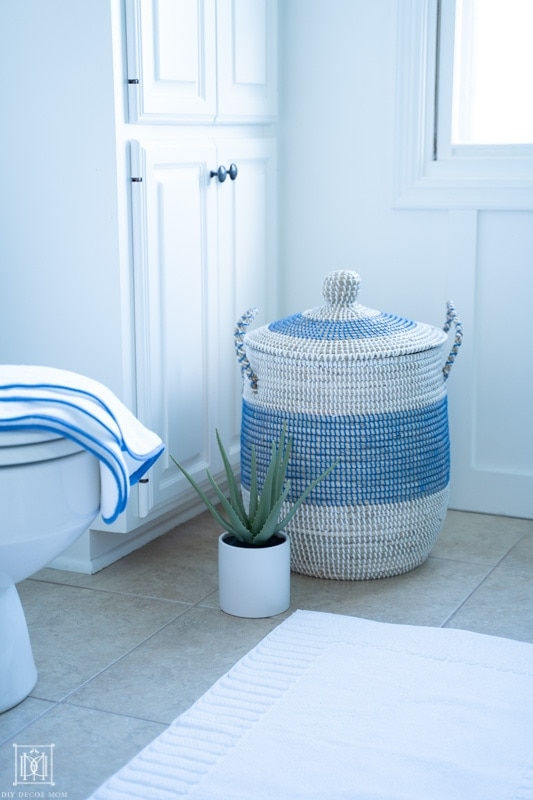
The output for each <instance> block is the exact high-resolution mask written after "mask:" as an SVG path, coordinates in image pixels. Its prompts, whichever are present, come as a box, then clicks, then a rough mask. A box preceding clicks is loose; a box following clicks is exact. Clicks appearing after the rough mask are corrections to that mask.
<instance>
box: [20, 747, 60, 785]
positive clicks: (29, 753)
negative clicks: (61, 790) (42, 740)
mask: <svg viewBox="0 0 533 800" xmlns="http://www.w3.org/2000/svg"><path fill="white" fill-rule="evenodd" d="M13 747H14V748H15V780H14V781H13V786H21V785H22V786H29V785H30V786H37V785H40V786H42V785H45V784H46V785H48V786H55V784H54V745H53V744H14V745H13Z"/></svg>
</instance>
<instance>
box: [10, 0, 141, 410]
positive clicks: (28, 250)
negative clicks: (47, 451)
mask: <svg viewBox="0 0 533 800" xmlns="http://www.w3.org/2000/svg"><path fill="white" fill-rule="evenodd" d="M0 31H1V36H2V46H1V48H0V67H1V74H2V75H3V81H2V100H1V107H2V125H1V128H0V153H1V161H2V167H1V175H2V191H1V192H0V231H1V235H0V242H1V245H0V259H1V272H0V332H1V360H2V361H3V362H4V363H13V362H14V363H20V362H21V361H22V362H26V361H27V359H28V355H27V354H28V353H31V354H32V359H31V360H32V362H33V363H36V364H48V365H51V366H56V367H60V368H63V369H71V370H74V371H77V372H82V373H85V374H87V375H90V376H91V377H93V378H95V379H97V380H100V381H102V382H103V383H105V384H107V385H108V386H109V387H110V388H111V389H112V390H114V391H115V392H116V393H117V394H119V395H120V396H123V395H124V391H123V364H124V363H125V362H126V360H125V359H124V360H123V359H122V353H121V345H120V338H121V337H120V330H121V326H122V325H125V326H129V320H128V319H124V317H123V309H124V308H126V309H127V308H128V304H124V303H123V302H122V293H123V287H122V286H121V283H120V273H119V270H118V269H117V262H118V258H119V242H118V233H117V230H118V226H117V215H118V208H117V164H116V144H115V137H114V124H115V107H114V85H113V61H112V36H111V10H110V4H109V0H91V2H90V3H82V4H80V3H68V2H67V3H65V2H61V0H47V1H46V2H43V3H37V2H34V0H17V2H6V3H2V4H0ZM36 64H37V67H36V66H35V65H36ZM67 297H69V298H71V297H75V298H76V300H75V302H67V301H66V299H65V298H67Z"/></svg>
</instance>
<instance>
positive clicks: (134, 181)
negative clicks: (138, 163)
mask: <svg viewBox="0 0 533 800" xmlns="http://www.w3.org/2000/svg"><path fill="white" fill-rule="evenodd" d="M131 182H132V183H142V182H143V179H142V178H132V179H131Z"/></svg>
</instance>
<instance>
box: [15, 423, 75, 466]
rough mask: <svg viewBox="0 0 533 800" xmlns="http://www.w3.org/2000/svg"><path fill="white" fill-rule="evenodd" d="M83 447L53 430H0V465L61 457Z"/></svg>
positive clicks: (28, 462) (29, 462) (30, 462)
mask: <svg viewBox="0 0 533 800" xmlns="http://www.w3.org/2000/svg"><path fill="white" fill-rule="evenodd" d="M81 450H83V448H82V447H81V446H80V445H79V444H78V443H77V442H73V441H71V440H70V439H66V438H65V437H64V436H59V435H58V434H57V433H56V432H54V431H43V430H18V431H17V430H9V431H1V430H0V467H7V466H13V465H15V464H32V463H34V462H37V461H50V460H52V459H55V458H63V457H64V456H69V455H72V454H73V453H77V452H79V451H81Z"/></svg>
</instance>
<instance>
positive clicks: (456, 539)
mask: <svg viewBox="0 0 533 800" xmlns="http://www.w3.org/2000/svg"><path fill="white" fill-rule="evenodd" d="M528 532H531V533H532V534H533V521H532V520H523V519H511V518H510V517H496V516H489V515H488V514H469V513H466V512H464V511H448V514H447V515H446V520H445V523H444V526H443V529H442V531H441V533H440V536H439V538H438V539H437V542H436V543H435V546H434V548H433V550H432V552H431V555H432V556H438V557H441V558H451V559H454V560H457V561H474V562H476V563H478V564H490V565H491V566H495V565H496V564H497V563H498V562H499V561H500V559H502V558H503V557H504V556H505V555H506V553H508V552H509V550H511V548H512V547H514V545H515V544H516V543H517V542H518V541H519V540H520V539H521V538H522V536H524V534H526V533H528Z"/></svg>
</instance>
